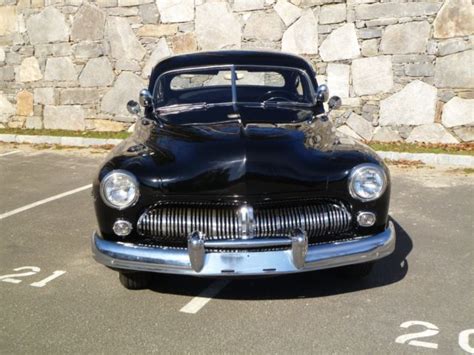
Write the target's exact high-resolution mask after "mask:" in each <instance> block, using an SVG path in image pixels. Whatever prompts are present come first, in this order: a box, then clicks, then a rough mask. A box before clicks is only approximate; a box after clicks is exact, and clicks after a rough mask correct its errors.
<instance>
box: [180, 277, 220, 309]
mask: <svg viewBox="0 0 474 355" xmlns="http://www.w3.org/2000/svg"><path fill="white" fill-rule="evenodd" d="M228 284H229V280H218V281H214V282H213V283H212V284H210V285H209V286H208V287H207V288H206V289H205V290H204V291H202V292H201V293H200V294H199V295H197V296H196V297H194V298H193V299H192V300H191V301H189V302H188V303H187V304H186V305H185V306H184V307H183V308H181V309H180V310H179V311H180V312H183V313H190V314H195V313H197V312H199V310H200V309H201V308H202V307H204V306H205V305H206V304H207V303H208V302H209V301H210V300H211V299H212V297H214V296H216V295H217V294H218V293H219V292H221V291H222V289H223V288H224V287H226V286H227V285H228Z"/></svg>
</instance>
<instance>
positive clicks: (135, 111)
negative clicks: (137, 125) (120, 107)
mask: <svg viewBox="0 0 474 355" xmlns="http://www.w3.org/2000/svg"><path fill="white" fill-rule="evenodd" d="M127 110H128V112H130V113H131V114H132V115H139V114H140V111H141V108H140V105H139V104H138V102H136V101H134V100H130V101H129V102H127Z"/></svg>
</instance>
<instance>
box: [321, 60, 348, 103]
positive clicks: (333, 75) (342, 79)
mask: <svg viewBox="0 0 474 355" xmlns="http://www.w3.org/2000/svg"><path fill="white" fill-rule="evenodd" d="M326 73H327V83H328V86H329V92H330V93H331V95H337V96H339V97H341V98H345V97H349V74H350V66H349V65H348V64H335V63H329V64H328V66H327V69H326Z"/></svg>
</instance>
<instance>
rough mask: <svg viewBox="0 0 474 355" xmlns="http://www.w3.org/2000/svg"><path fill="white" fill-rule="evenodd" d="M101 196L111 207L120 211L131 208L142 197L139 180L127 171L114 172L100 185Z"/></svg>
mask: <svg viewBox="0 0 474 355" xmlns="http://www.w3.org/2000/svg"><path fill="white" fill-rule="evenodd" d="M100 195H101V197H102V200H104V202H105V204H106V205H108V206H110V207H113V208H116V209H119V210H123V209H124V208H127V207H130V206H132V205H133V204H135V202H137V200H138V197H139V196H140V192H139V190H138V182H137V179H135V176H133V175H132V174H130V173H129V172H127V171H125V170H113V171H111V172H110V173H108V174H107V175H105V177H104V179H103V180H102V182H101V183H100Z"/></svg>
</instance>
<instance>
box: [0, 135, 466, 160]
mask: <svg viewBox="0 0 474 355" xmlns="http://www.w3.org/2000/svg"><path fill="white" fill-rule="evenodd" d="M121 141H122V139H102V138H82V137H55V136H31V135H23V134H0V142H4V143H30V144H60V145H64V146H69V147H90V146H104V145H117V144H119V143H120V142H121ZM377 154H379V155H380V157H382V158H383V159H389V160H409V161H421V162H422V163H424V164H428V165H447V166H457V167H465V168H472V167H474V156H471V155H455V154H434V153H400V152H385V151H377Z"/></svg>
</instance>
